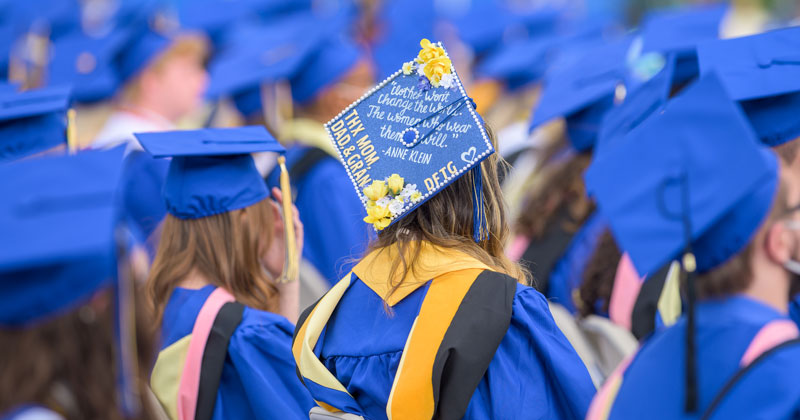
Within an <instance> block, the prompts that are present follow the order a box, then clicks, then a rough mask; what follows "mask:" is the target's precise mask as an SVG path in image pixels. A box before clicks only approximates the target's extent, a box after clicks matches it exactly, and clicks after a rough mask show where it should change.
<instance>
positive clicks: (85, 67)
mask: <svg viewBox="0 0 800 420" xmlns="http://www.w3.org/2000/svg"><path fill="white" fill-rule="evenodd" d="M95 67H97V59H96V58H95V57H94V54H92V53H90V52H89V51H84V52H82V53H80V54H78V58H77V59H76V60H75V69H76V70H78V73H80V74H89V73H91V72H93V71H94V69H95Z"/></svg>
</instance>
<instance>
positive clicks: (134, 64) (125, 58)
mask: <svg viewBox="0 0 800 420" xmlns="http://www.w3.org/2000/svg"><path fill="white" fill-rule="evenodd" d="M129 39H130V42H128V43H127V45H125V48H123V49H122V51H120V54H118V55H117V58H116V71H117V76H118V77H119V81H120V82H122V83H127V82H128V81H129V80H130V79H132V78H133V77H134V76H136V75H138V74H139V72H140V71H142V70H143V69H145V68H146V67H147V66H148V65H149V64H150V63H151V62H152V61H153V59H155V58H156V57H157V56H158V55H160V54H161V53H163V52H164V51H166V50H167V48H169V46H170V45H171V43H172V40H171V39H170V38H169V37H168V36H167V35H165V34H163V33H161V32H159V31H156V30H154V29H152V28H150V27H143V28H139V30H138V31H134V32H133V33H132V34H131V37H130V38H129Z"/></svg>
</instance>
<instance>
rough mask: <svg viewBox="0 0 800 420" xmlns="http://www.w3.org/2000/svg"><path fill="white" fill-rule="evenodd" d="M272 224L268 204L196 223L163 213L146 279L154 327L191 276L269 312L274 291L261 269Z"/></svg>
mask: <svg viewBox="0 0 800 420" xmlns="http://www.w3.org/2000/svg"><path fill="white" fill-rule="evenodd" d="M273 231H274V224H273V219H272V208H271V206H270V203H269V200H262V201H260V202H258V203H256V204H253V205H251V206H249V207H246V208H244V209H239V210H234V211H230V212H225V213H220V214H216V215H213V216H208V217H202V218H199V219H186V220H184V219H178V218H177V217H174V216H172V215H170V214H167V217H166V219H165V220H164V225H163V228H162V232H161V240H160V242H159V244H158V253H157V254H156V257H155V261H154V262H153V266H152V268H151V269H150V276H149V278H148V281H147V294H148V298H149V299H150V301H151V302H152V304H153V310H154V314H155V318H156V321H157V322H156V325H161V321H162V318H163V316H164V307H165V306H166V304H167V301H168V300H169V297H170V295H171V294H172V291H173V290H174V289H175V287H177V286H178V284H179V283H180V282H181V281H183V280H185V279H186V277H187V276H189V275H190V274H191V273H192V272H193V271H194V270H196V271H194V272H196V273H198V274H200V275H202V276H204V277H205V278H206V280H207V281H209V282H210V283H211V284H213V285H214V286H217V287H222V288H224V289H226V290H227V291H229V292H230V293H231V294H232V295H233V296H234V297H235V298H236V300H237V301H239V302H241V303H243V304H245V305H247V306H250V307H252V308H256V309H261V310H265V311H275V310H276V309H277V302H278V289H277V287H276V285H275V281H274V279H271V278H270V277H269V275H268V274H267V272H266V271H265V270H264V268H263V266H262V263H261V256H262V255H264V252H265V251H266V250H267V249H269V246H270V242H271V238H272V233H273Z"/></svg>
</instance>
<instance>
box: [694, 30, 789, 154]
mask: <svg viewBox="0 0 800 420" xmlns="http://www.w3.org/2000/svg"><path fill="white" fill-rule="evenodd" d="M698 55H699V59H700V71H701V73H702V74H706V73H710V72H716V73H717V74H718V75H719V78H720V81H721V82H722V84H723V85H724V86H725V88H726V89H727V90H728V92H730V95H731V97H732V98H733V99H734V100H736V101H739V103H740V104H741V105H742V109H744V111H745V114H747V117H748V118H749V120H750V123H751V124H752V126H753V128H754V129H755V131H756V133H757V134H758V137H759V138H760V139H761V141H762V142H763V143H765V144H767V145H769V146H777V145H780V144H782V143H785V142H787V141H790V140H793V139H795V138H797V137H798V136H800V123H798V118H797V116H798V115H800V27H793V28H786V29H779V30H774V31H770V32H766V33H763V34H758V35H753V36H748V37H743V38H735V39H726V40H719V41H713V42H706V43H702V44H700V45H699V46H698Z"/></svg>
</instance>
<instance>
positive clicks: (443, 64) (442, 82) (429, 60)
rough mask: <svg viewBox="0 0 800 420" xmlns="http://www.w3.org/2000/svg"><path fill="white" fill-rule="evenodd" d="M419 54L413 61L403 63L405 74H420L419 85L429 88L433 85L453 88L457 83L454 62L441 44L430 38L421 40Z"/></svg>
mask: <svg viewBox="0 0 800 420" xmlns="http://www.w3.org/2000/svg"><path fill="white" fill-rule="evenodd" d="M419 45H420V47H422V50H420V52H419V55H417V58H415V59H414V60H413V61H409V62H407V63H404V64H403V74H405V75H406V76H410V75H411V74H414V73H415V72H416V73H417V75H419V83H418V84H417V87H419V88H420V89H421V90H428V89H430V88H431V87H435V88H438V87H440V86H441V87H443V88H445V89H451V88H453V87H455V85H456V83H455V82H456V78H455V75H454V74H453V72H452V67H453V65H452V63H451V62H450V59H449V58H448V57H447V54H445V52H444V48H442V47H441V46H439V44H434V43H432V42H431V41H429V40H428V39H423V40H422V41H420V42H419Z"/></svg>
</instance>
